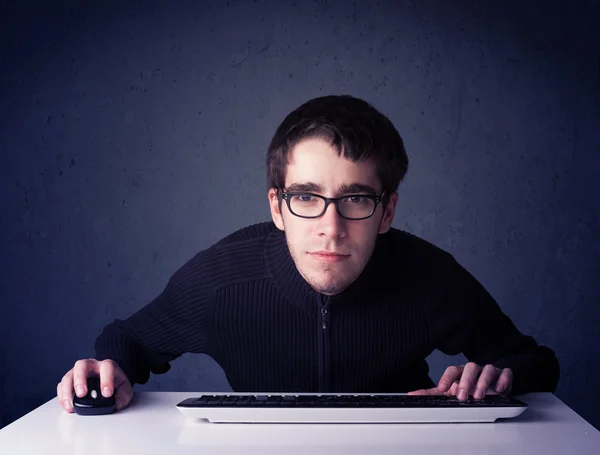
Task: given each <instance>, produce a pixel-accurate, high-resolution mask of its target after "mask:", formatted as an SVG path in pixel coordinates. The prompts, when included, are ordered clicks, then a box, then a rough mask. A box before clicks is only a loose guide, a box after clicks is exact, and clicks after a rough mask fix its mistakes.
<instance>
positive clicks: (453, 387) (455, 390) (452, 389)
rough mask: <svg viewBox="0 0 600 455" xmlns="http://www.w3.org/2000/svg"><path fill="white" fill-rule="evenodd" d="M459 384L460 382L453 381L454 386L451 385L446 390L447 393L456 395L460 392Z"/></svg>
mask: <svg viewBox="0 0 600 455" xmlns="http://www.w3.org/2000/svg"><path fill="white" fill-rule="evenodd" d="M458 385H459V382H458V381H454V382H453V383H452V387H450V389H449V390H448V391H447V392H446V395H449V396H456V394H457V393H458Z"/></svg>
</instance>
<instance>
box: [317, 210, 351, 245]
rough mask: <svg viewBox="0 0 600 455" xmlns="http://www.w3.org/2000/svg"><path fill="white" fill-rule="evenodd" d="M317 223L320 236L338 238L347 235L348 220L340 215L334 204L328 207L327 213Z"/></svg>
mask: <svg viewBox="0 0 600 455" xmlns="http://www.w3.org/2000/svg"><path fill="white" fill-rule="evenodd" d="M317 221H318V225H317V229H318V234H319V235H320V236H325V237H333V238H337V237H344V236H345V235H346V220H345V219H344V218H342V217H341V216H340V215H339V213H338V212H337V209H336V207H335V204H333V203H331V204H329V205H328V206H327V209H326V210H325V213H323V215H321V218H319V219H318V220H317Z"/></svg>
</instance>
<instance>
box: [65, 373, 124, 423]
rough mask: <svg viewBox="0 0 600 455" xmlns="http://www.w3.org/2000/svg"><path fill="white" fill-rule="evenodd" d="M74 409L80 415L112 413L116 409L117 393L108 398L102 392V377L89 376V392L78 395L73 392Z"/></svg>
mask: <svg viewBox="0 0 600 455" xmlns="http://www.w3.org/2000/svg"><path fill="white" fill-rule="evenodd" d="M73 409H74V410H75V412H76V413H77V414H79V415H86V416H89V415H103V414H111V413H112V412H114V410H115V394H114V393H113V394H112V395H111V396H110V397H108V398H106V397H104V396H103V395H102V393H101V392H100V378H99V377H96V376H90V377H89V378H87V394H86V395H85V396H83V397H78V396H77V395H76V394H75V393H73Z"/></svg>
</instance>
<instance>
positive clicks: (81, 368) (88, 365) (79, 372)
mask: <svg viewBox="0 0 600 455" xmlns="http://www.w3.org/2000/svg"><path fill="white" fill-rule="evenodd" d="M98 374H99V372H98V365H97V361H96V360H95V359H84V360H78V361H77V362H75V366H74V367H73V387H74V390H75V394H76V395H77V396H78V397H83V396H85V395H86V394H87V393H88V389H87V378H88V377H90V376H94V375H98ZM63 391H64V389H63ZM72 393H73V392H72V391H71V394H72Z"/></svg>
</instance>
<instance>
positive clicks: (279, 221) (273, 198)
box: [269, 188, 285, 231]
mask: <svg viewBox="0 0 600 455" xmlns="http://www.w3.org/2000/svg"><path fill="white" fill-rule="evenodd" d="M279 207H280V203H279V198H278V197H277V190H276V189H275V188H271V189H269V208H270V209H271V218H273V223H275V226H277V228H278V229H280V230H282V231H285V229H284V225H283V216H282V215H281V210H280V209H279Z"/></svg>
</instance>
